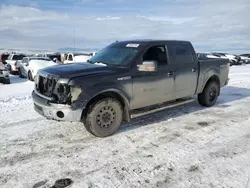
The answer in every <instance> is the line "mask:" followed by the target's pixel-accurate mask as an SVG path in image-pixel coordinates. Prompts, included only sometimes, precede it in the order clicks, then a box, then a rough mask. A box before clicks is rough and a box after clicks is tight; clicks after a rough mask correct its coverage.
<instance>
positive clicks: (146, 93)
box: [132, 44, 174, 109]
mask: <svg viewBox="0 0 250 188" xmlns="http://www.w3.org/2000/svg"><path fill="white" fill-rule="evenodd" d="M143 61H157V62H158V67H157V70H156V71H154V72H143V71H142V72H140V71H139V70H138V69H137V68H136V70H134V72H133V74H132V79H133V100H132V108H133V109H138V108H142V107H146V106H151V105H155V104H159V103H162V102H166V101H171V100H172V99H173V91H174V89H173V87H174V77H173V69H172V67H171V66H170V64H169V62H168V58H167V53H166V46H165V44H160V45H154V46H151V47H150V48H148V49H147V51H146V52H145V53H144V54H143V55H142V57H140V60H139V61H138V62H137V66H138V65H140V64H142V62H143Z"/></svg>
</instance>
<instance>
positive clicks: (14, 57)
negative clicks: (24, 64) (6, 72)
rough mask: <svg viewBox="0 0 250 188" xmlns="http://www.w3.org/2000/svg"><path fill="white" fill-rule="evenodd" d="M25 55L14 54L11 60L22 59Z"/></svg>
mask: <svg viewBox="0 0 250 188" xmlns="http://www.w3.org/2000/svg"><path fill="white" fill-rule="evenodd" d="M24 57H25V55H14V56H13V59H12V60H22V59H23V58H24Z"/></svg>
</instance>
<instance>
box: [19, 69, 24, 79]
mask: <svg viewBox="0 0 250 188" xmlns="http://www.w3.org/2000/svg"><path fill="white" fill-rule="evenodd" d="M18 74H19V77H20V78H24V76H23V74H22V71H21V69H20V68H19V69H18Z"/></svg>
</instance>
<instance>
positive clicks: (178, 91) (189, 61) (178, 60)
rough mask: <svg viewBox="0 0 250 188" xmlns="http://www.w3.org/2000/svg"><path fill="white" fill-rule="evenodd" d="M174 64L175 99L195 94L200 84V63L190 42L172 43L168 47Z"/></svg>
mask: <svg viewBox="0 0 250 188" xmlns="http://www.w3.org/2000/svg"><path fill="white" fill-rule="evenodd" d="M168 49H169V55H170V58H171V60H172V61H171V62H173V64H174V98H175V99H179V98H183V97H188V96H191V95H193V94H195V91H196V87H197V82H198V72H199V70H198V62H197V59H196V58H195V56H196V54H195V52H194V50H193V48H192V45H191V44H190V43H189V42H172V43H170V44H169V46H168Z"/></svg>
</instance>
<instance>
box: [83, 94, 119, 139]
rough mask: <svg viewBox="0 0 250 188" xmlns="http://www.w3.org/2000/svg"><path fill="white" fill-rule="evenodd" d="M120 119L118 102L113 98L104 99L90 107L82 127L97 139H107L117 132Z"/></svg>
mask: <svg viewBox="0 0 250 188" xmlns="http://www.w3.org/2000/svg"><path fill="white" fill-rule="evenodd" d="M122 117H123V110H122V105H121V104H120V102H119V101H118V100H116V99H114V98H105V99H101V100H100V101H98V102H96V103H95V104H94V105H93V106H91V107H90V109H89V110H88V112H87V117H86V119H85V121H84V122H85V123H84V126H85V128H86V130H87V131H88V132H89V133H91V134H93V135H95V136H97V137H107V136H110V135H112V134H114V133H115V132H116V131H118V129H119V128H120V125H121V122H122Z"/></svg>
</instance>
